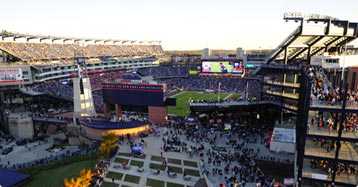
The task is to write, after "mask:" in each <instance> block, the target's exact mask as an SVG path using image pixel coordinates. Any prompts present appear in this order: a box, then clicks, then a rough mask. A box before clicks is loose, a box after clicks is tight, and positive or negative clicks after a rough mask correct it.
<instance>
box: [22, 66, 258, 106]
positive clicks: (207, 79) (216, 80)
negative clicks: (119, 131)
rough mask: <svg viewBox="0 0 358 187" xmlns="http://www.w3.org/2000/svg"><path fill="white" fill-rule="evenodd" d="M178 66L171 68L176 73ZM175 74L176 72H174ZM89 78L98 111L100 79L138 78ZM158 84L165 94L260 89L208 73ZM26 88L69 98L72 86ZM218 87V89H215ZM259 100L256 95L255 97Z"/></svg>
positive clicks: (129, 77) (57, 84)
mask: <svg viewBox="0 0 358 187" xmlns="http://www.w3.org/2000/svg"><path fill="white" fill-rule="evenodd" d="M181 70H182V69H180V68H179V69H175V72H179V71H181ZM175 75H177V74H175ZM89 77H90V81H91V88H92V90H93V91H94V92H93V93H92V96H93V100H94V105H95V109H96V111H98V112H101V111H102V109H103V96H102V92H101V91H100V89H101V88H102V82H114V81H117V80H119V79H122V80H140V79H141V77H140V75H138V74H135V73H129V72H125V73H123V72H122V73H121V72H106V73H101V74H92V75H90V76H89ZM156 80H157V82H158V83H166V84H167V92H168V94H170V93H173V92H176V91H178V90H189V91H203V92H206V91H210V92H219V91H220V92H223V93H224V92H225V93H244V94H245V95H246V93H247V92H248V93H247V95H249V96H250V97H251V96H252V97H254V96H255V97H259V96H260V91H261V84H260V81H259V80H257V79H242V78H232V77H212V76H190V77H176V78H164V79H156ZM28 89H31V90H34V91H36V92H41V93H45V94H48V95H50V96H53V97H57V98H61V99H65V100H68V101H71V100H72V98H73V88H72V85H71V84H69V83H66V84H64V83H63V82H61V81H58V80H49V81H44V82H42V83H39V84H36V85H34V86H32V87H30V88H28ZM219 89H220V90H219ZM257 99H259V98H257Z"/></svg>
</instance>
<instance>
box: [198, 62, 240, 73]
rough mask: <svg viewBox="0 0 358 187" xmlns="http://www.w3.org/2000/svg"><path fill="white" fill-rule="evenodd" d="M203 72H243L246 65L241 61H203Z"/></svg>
mask: <svg viewBox="0 0 358 187" xmlns="http://www.w3.org/2000/svg"><path fill="white" fill-rule="evenodd" d="M201 72H202V73H219V74H227V73H228V74H243V73H244V65H243V62H242V60H240V61H202V62H201Z"/></svg>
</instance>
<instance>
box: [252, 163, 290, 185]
mask: <svg viewBox="0 0 358 187" xmlns="http://www.w3.org/2000/svg"><path fill="white" fill-rule="evenodd" d="M255 163H256V164H257V165H258V167H259V168H260V169H261V171H262V172H263V173H264V174H265V176H268V177H273V178H274V179H276V180H278V181H281V182H283V179H284V178H293V177H294V173H293V164H286V163H278V162H271V161H266V160H255Z"/></svg>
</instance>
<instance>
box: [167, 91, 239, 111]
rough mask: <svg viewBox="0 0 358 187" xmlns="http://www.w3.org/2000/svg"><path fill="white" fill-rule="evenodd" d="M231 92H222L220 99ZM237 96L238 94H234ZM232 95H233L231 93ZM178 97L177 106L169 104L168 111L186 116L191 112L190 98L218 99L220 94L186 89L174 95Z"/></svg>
mask: <svg viewBox="0 0 358 187" xmlns="http://www.w3.org/2000/svg"><path fill="white" fill-rule="evenodd" d="M229 95H230V94H227V93H220V99H225V98H226V97H228V96H229ZM233 95H235V96H236V97H237V94H233ZM230 96H231V95H230ZM173 97H174V98H176V99H177V106H175V107H174V106H169V107H168V113H169V114H176V115H178V116H183V117H184V116H186V115H188V114H189V112H190V109H189V104H188V102H189V100H194V101H195V100H212V101H217V100H218V94H210V93H200V92H195V91H184V92H180V93H178V94H176V95H174V96H173Z"/></svg>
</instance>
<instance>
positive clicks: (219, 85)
mask: <svg viewBox="0 0 358 187" xmlns="http://www.w3.org/2000/svg"><path fill="white" fill-rule="evenodd" d="M220 87H221V82H219V84H218V103H219V102H220Z"/></svg>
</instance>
